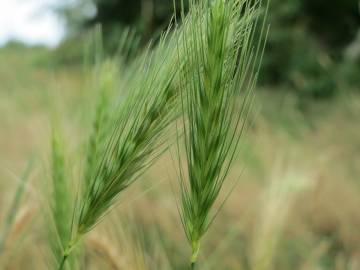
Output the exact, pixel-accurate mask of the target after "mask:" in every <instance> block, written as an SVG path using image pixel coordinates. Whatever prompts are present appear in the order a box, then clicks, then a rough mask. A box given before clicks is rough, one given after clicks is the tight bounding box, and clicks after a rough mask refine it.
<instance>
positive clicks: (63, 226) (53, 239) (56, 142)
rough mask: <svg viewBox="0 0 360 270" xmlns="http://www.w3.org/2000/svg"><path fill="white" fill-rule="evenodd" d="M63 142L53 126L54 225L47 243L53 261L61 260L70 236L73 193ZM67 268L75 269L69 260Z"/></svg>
mask: <svg viewBox="0 0 360 270" xmlns="http://www.w3.org/2000/svg"><path fill="white" fill-rule="evenodd" d="M65 149H66V147H65V144H64V142H63V138H62V137H61V135H60V133H59V131H58V130H57V129H56V128H54V129H53V132H52V140H51V179H52V189H51V192H50V194H49V198H50V200H49V201H50V214H51V219H52V222H53V225H54V226H50V228H49V235H48V239H49V244H50V249H51V252H52V255H53V257H54V259H55V261H56V262H57V263H58V264H59V263H60V264H61V263H62V262H63V249H64V247H65V246H66V245H67V243H68V241H69V239H70V237H71V227H69V224H68V222H69V220H71V219H72V209H73V204H74V203H73V201H74V198H73V194H72V191H71V189H70V186H69V185H70V181H69V179H71V178H70V175H69V172H68V168H67V164H66V163H65ZM50 224H51V223H50ZM67 269H75V261H74V260H71V262H70V263H69V265H68V268H67Z"/></svg>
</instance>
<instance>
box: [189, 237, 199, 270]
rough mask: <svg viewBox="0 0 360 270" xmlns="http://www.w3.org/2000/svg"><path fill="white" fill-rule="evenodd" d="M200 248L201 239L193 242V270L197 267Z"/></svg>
mask: <svg viewBox="0 0 360 270" xmlns="http://www.w3.org/2000/svg"><path fill="white" fill-rule="evenodd" d="M199 250H200V242H199V240H197V241H194V242H193V243H192V254H191V270H194V269H195V267H196V262H197V258H198V255H199Z"/></svg>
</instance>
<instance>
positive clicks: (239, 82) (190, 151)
mask: <svg viewBox="0 0 360 270" xmlns="http://www.w3.org/2000/svg"><path fill="white" fill-rule="evenodd" d="M189 2H190V11H189V16H190V21H191V22H192V24H191V25H189V33H188V35H183V36H182V40H181V42H182V45H181V46H179V50H178V51H179V55H180V56H183V55H185V56H186V57H187V59H188V62H186V66H185V67H184V69H183V70H182V72H181V76H180V77H181V79H180V83H181V88H182V91H181V93H184V94H183V95H182V108H183V114H184V124H183V129H184V130H183V132H184V134H185V136H184V143H185V151H186V164H187V169H186V170H185V169H183V168H181V166H182V165H181V163H182V162H181V158H180V155H179V160H180V162H179V164H180V184H181V185H180V187H181V220H182V224H183V227H184V230H185V234H186V237H187V239H188V241H189V244H190V246H191V249H192V255H191V269H195V266H196V263H197V260H198V254H199V250H200V242H201V239H202V237H203V236H204V234H205V233H206V231H207V230H208V228H209V227H210V225H211V223H212V221H213V220H214V218H215V217H216V214H217V212H218V211H216V212H215V213H214V212H212V211H211V210H212V209H213V206H214V203H215V202H216V200H217V198H218V197H219V194H220V192H221V190H222V187H223V184H224V182H225V180H226V178H227V175H228V172H229V169H230V166H231V164H232V161H233V159H234V156H235V154H236V149H237V148H238V145H239V143H240V138H241V134H242V132H243V129H244V126H245V123H246V116H247V114H248V112H249V110H250V104H251V103H250V101H251V96H252V93H253V89H254V86H255V83H256V80H257V77H258V70H259V65H260V62H261V56H262V53H263V47H264V46H263V45H264V43H263V42H262V39H261V37H262V35H263V33H264V23H261V22H262V20H261V16H262V15H261V12H260V11H261V1H247V0H240V1H239V0H229V1H224V0H213V1H210V0H202V1H197V3H196V4H195V1H191V0H190V1H189ZM264 22H265V20H264ZM259 29H260V30H259ZM259 36H260V38H259ZM218 210H219V209H218Z"/></svg>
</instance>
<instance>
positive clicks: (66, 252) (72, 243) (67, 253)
mask: <svg viewBox="0 0 360 270" xmlns="http://www.w3.org/2000/svg"><path fill="white" fill-rule="evenodd" d="M80 237H81V235H79V234H77V235H76V237H75V238H74V239H73V240H71V241H70V242H69V244H68V245H67V247H66V248H65V250H64V255H63V257H62V259H61V262H60V264H59V268H58V270H63V269H64V267H65V263H66V260H67V258H68V257H69V256H70V254H71V252H72V250H73V249H74V247H75V246H76V244H77V243H78V242H79V240H80Z"/></svg>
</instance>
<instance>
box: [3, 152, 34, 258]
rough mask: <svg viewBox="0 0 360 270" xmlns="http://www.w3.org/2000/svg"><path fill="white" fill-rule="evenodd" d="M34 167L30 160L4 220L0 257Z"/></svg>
mask: <svg viewBox="0 0 360 270" xmlns="http://www.w3.org/2000/svg"><path fill="white" fill-rule="evenodd" d="M32 166H33V159H30V160H29V162H28V164H27V166H26V168H25V170H24V172H23V174H22V176H21V177H20V179H19V180H20V182H19V184H18V186H17V189H16V191H15V194H14V197H13V200H12V202H11V205H10V208H9V212H8V214H7V216H6V217H5V219H4V226H3V228H2V230H1V232H0V255H1V254H2V253H3V251H4V248H5V244H6V241H7V239H8V236H9V233H10V231H11V229H12V227H13V225H14V222H15V218H16V215H17V214H18V212H19V208H20V203H21V200H22V198H23V196H24V192H25V188H26V184H27V182H28V179H29V176H30V173H31V170H32Z"/></svg>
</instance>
